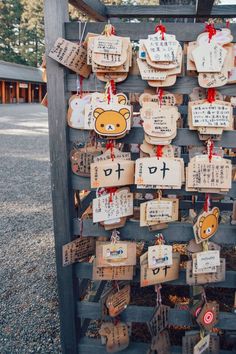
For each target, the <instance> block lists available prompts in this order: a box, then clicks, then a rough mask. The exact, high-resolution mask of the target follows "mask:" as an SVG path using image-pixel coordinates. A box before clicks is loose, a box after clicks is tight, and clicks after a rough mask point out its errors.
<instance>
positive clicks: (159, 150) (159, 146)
mask: <svg viewBox="0 0 236 354" xmlns="http://www.w3.org/2000/svg"><path fill="white" fill-rule="evenodd" d="M162 149H163V145H157V150H156V155H157V158H158V159H159V157H162Z"/></svg>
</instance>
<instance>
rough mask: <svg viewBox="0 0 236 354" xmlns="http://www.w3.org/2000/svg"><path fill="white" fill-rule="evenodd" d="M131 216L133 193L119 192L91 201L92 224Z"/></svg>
mask: <svg viewBox="0 0 236 354" xmlns="http://www.w3.org/2000/svg"><path fill="white" fill-rule="evenodd" d="M110 197H111V200H112V201H111V200H110ZM128 215H133V193H128V192H127V191H120V192H116V193H113V194H112V196H110V194H108V195H104V196H102V197H99V198H96V199H94V200H93V222H100V221H107V220H113V219H117V218H121V217H124V216H128Z"/></svg>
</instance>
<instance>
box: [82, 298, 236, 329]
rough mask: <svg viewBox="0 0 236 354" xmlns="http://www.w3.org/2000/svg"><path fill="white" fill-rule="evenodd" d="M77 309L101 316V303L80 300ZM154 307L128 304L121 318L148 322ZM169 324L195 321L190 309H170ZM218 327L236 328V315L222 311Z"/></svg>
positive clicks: (92, 317) (94, 316) (129, 320)
mask: <svg viewBox="0 0 236 354" xmlns="http://www.w3.org/2000/svg"><path fill="white" fill-rule="evenodd" d="M77 311H78V314H79V316H80V317H84V318H90V319H94V320H96V319H99V318H101V305H100V304H99V303H93V302H85V301H84V302H78V303H77ZM153 311H154V308H153V307H147V306H128V307H127V309H126V310H125V311H124V312H122V314H121V320H123V321H126V322H140V323H144V322H148V321H150V319H151V317H152V314H153ZM169 324H170V325H172V326H192V325H193V321H192V318H191V315H190V313H189V311H187V310H177V309H173V308H171V309H170V313H169ZM216 327H217V328H221V329H232V328H236V316H235V315H234V314H233V313H230V312H220V314H219V323H217V326H216Z"/></svg>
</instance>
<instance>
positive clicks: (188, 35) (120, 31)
mask: <svg viewBox="0 0 236 354" xmlns="http://www.w3.org/2000/svg"><path fill="white" fill-rule="evenodd" d="M111 23H112V20H111ZM163 24H164V25H165V27H166V32H167V33H173V34H175V35H176V38H177V40H178V41H182V42H190V41H195V40H196V38H197V36H198V35H199V34H200V33H202V32H203V31H204V29H205V23H173V22H171V23H163ZM105 25H106V23H104V22H100V23H95V22H94V23H93V22H90V23H87V25H86V29H85V34H87V33H88V32H94V33H101V32H102V31H103V30H104V26H105ZM155 26H156V23H155V22H141V23H137V22H136V23H130V22H129V23H127V22H121V23H115V27H116V33H117V35H118V36H123V37H127V36H129V37H130V38H131V39H132V40H138V39H140V38H147V36H148V35H149V34H152V33H154V31H155ZM222 27H225V24H221V25H220V24H219V25H218V24H217V26H216V28H222ZM230 29H231V33H232V35H233V37H234V41H235V40H236V24H235V23H234V24H233V23H232V24H231V26H230ZM65 31H66V38H67V39H68V40H72V41H78V33H79V23H78V22H67V23H65Z"/></svg>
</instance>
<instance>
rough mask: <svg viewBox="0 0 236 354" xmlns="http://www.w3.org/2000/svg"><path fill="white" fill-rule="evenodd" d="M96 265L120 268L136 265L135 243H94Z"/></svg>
mask: <svg viewBox="0 0 236 354" xmlns="http://www.w3.org/2000/svg"><path fill="white" fill-rule="evenodd" d="M96 265H97V266H98V267H99V268H101V267H105V268H106V267H121V266H135V265H136V243H135V242H128V241H118V242H116V243H113V242H100V241H97V242H96Z"/></svg>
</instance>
